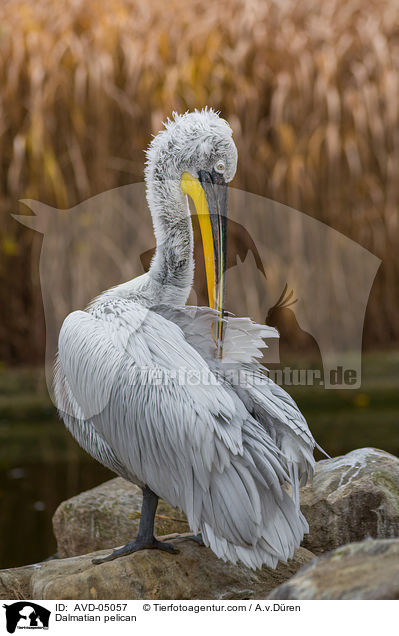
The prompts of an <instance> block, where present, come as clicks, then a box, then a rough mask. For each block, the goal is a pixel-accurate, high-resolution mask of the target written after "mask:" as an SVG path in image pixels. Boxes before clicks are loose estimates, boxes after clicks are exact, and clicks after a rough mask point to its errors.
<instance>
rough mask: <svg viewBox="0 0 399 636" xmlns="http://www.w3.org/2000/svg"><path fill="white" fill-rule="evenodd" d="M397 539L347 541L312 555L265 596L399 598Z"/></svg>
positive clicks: (314, 598) (330, 598)
mask: <svg viewBox="0 0 399 636" xmlns="http://www.w3.org/2000/svg"><path fill="white" fill-rule="evenodd" d="M398 564H399V539H379V540H374V539H369V540H367V541H362V542H359V543H350V544H348V545H345V546H342V547H340V548H337V549H336V550H333V551H332V552H329V553H328V554H325V555H323V556H321V557H319V558H318V559H315V560H314V561H312V562H311V563H310V564H308V565H306V566H305V567H303V568H302V569H301V570H300V571H299V572H298V573H297V574H296V575H295V576H293V577H292V578H291V579H290V580H289V581H287V582H286V583H283V584H282V585H280V586H279V587H277V588H275V589H274V590H273V592H272V593H271V594H270V595H269V599H279V600H280V599H281V600H293V599H295V600H305V599H308V600H339V599H344V600H350V599H354V600H359V599H376V600H378V599H382V600H384V599H385V600H386V599H388V600H389V599H391V600H398V599H399V567H398Z"/></svg>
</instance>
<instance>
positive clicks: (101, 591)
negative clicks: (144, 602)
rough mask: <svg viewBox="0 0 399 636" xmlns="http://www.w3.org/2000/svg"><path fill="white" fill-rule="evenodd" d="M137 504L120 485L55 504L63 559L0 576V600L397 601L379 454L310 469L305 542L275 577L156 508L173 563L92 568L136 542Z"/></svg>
mask: <svg viewBox="0 0 399 636" xmlns="http://www.w3.org/2000/svg"><path fill="white" fill-rule="evenodd" d="M140 505H141V492H140V490H139V489H138V488H137V487H135V486H133V485H132V484H129V483H128V482H126V481H124V480H123V479H119V478H118V479H112V480H111V481H108V482H106V483H105V484H102V485H101V486H98V487H97V488H93V489H92V490H89V491H87V492H84V493H81V494H80V495H78V496H76V497H73V498H72V499H69V500H68V501H65V502H63V503H62V504H61V505H60V506H59V508H58V509H57V511H56V513H55V515H54V519H53V523H54V532H55V535H56V538H57V543H58V554H59V556H60V557H62V558H60V559H56V560H53V561H48V562H44V563H41V564H36V565H31V566H27V567H24V568H15V569H10V570H3V571H2V572H0V598H24V597H26V598H36V599H57V598H59V599H68V598H78V599H79V598H81V599H91V598H99V599H107V598H108V599H116V598H119V599H160V598H164V599H199V598H202V599H204V598H207V599H249V598H266V597H267V596H268V595H269V594H270V593H271V591H272V590H274V591H273V593H272V596H270V598H282V599H284V598H287V599H294V598H298V599H300V598H334V599H338V598H398V596H397V594H398V592H397V590H398V580H397V575H396V574H395V572H394V570H395V571H399V568H398V567H397V563H398V556H399V539H394V537H399V460H398V458H396V457H394V456H393V455H390V454H389V453H386V452H384V451H382V450H377V449H373V448H362V449H358V450H355V451H352V452H351V453H348V454H347V455H343V456H341V457H336V458H334V459H328V460H323V461H320V462H318V463H317V465H316V471H315V477H314V480H313V483H312V484H309V485H308V486H306V487H305V488H303V489H302V491H301V507H302V510H303V512H304V514H305V516H306V518H307V519H308V521H309V534H308V535H306V536H305V539H304V542H303V548H301V549H300V550H298V551H297V552H296V554H295V557H294V559H293V560H292V561H291V562H289V563H288V564H284V563H280V564H279V566H278V567H277V569H276V570H271V569H270V568H266V567H264V568H262V570H260V571H257V572H252V571H251V570H249V569H248V568H246V567H244V566H242V565H236V566H234V565H231V564H226V563H223V562H222V561H221V560H219V559H217V558H216V557H215V555H214V554H213V553H212V552H211V551H210V550H209V549H207V548H205V547H204V546H199V545H197V544H196V543H195V542H193V541H191V540H189V539H187V538H184V535H181V533H184V532H187V530H188V526H187V522H186V520H185V517H184V515H183V514H182V513H181V512H180V511H178V510H176V509H174V508H172V507H171V506H169V505H168V504H166V503H164V502H160V506H159V508H158V511H157V518H156V532H157V534H158V536H162V535H165V533H179V536H175V538H174V539H173V540H174V541H175V542H176V546H177V547H178V548H179V550H180V553H179V554H178V555H177V556H175V555H170V554H166V553H164V552H159V551H151V550H146V551H143V552H138V553H136V554H134V555H131V556H128V557H124V558H121V559H117V560H116V561H112V562H109V563H105V564H102V565H97V566H94V565H93V564H92V563H91V559H92V557H93V556H94V554H93V553H94V552H95V551H99V552H96V555H102V554H106V553H108V552H109V550H110V549H112V548H114V547H115V546H118V545H122V544H124V543H126V542H127V541H129V540H131V539H132V538H133V537H134V536H135V534H136V532H137V527H138V518H139V510H140ZM359 541H360V543H353V542H359ZM342 546H343V547H342ZM331 550H334V551H333V552H329V551H331ZM327 552H328V554H326V553H327ZM315 555H319V558H318V559H315V560H313V561H312V559H314V557H315ZM320 555H321V556H320ZM310 561H312V563H310V565H309V562H310ZM305 564H308V565H305ZM302 566H305V567H302ZM300 568H302V569H300ZM298 570H299V571H298ZM294 575H295V576H294ZM373 577H375V583H373Z"/></svg>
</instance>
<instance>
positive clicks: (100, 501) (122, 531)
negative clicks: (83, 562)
mask: <svg viewBox="0 0 399 636" xmlns="http://www.w3.org/2000/svg"><path fill="white" fill-rule="evenodd" d="M141 500H142V494H141V490H140V488H138V486H134V485H133V484H131V483H129V482H128V481H126V480H125V479H121V478H120V477H118V478H116V479H111V480H110V481H106V482H105V483H104V484H101V485H100V486H97V487H96V488H93V489H92V490H87V491H85V492H82V493H80V494H79V495H76V497H72V498H71V499H68V500H66V501H63V502H62V503H61V504H60V505H59V506H58V508H57V510H56V511H55V514H54V517H53V528H54V534H55V536H56V539H57V553H58V555H59V556H60V557H62V558H64V557H70V556H76V555H79V554H87V553H88V552H93V551H95V550H101V549H104V548H112V547H114V546H115V545H123V544H124V543H127V542H128V541H131V540H132V539H134V538H135V536H136V534H137V530H138V526H139V520H140V519H139V514H140V509H141ZM188 529H189V528H188V524H187V520H186V517H185V515H184V514H183V513H182V512H180V510H177V508H172V506H170V505H169V504H167V503H165V502H164V501H162V499H160V500H159V504H158V509H157V516H156V519H155V533H156V535H164V534H170V533H173V532H187V531H188Z"/></svg>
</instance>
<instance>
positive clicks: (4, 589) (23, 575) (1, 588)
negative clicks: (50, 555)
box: [0, 565, 39, 600]
mask: <svg viewBox="0 0 399 636" xmlns="http://www.w3.org/2000/svg"><path fill="white" fill-rule="evenodd" d="M38 567H39V566H38V565H26V566H24V567H21V568H10V569H8V570H0V599H1V600H3V599H11V598H12V599H25V598H32V597H31V595H30V593H31V588H30V582H31V578H32V575H33V573H34V572H35V570H36V569H37V568H38Z"/></svg>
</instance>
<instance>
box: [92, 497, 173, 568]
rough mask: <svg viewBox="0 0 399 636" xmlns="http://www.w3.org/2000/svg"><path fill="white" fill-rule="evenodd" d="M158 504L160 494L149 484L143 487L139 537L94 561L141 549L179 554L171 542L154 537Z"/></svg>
mask: <svg viewBox="0 0 399 636" xmlns="http://www.w3.org/2000/svg"><path fill="white" fill-rule="evenodd" d="M157 506H158V495H156V494H155V493H154V492H152V490H150V488H148V486H145V487H144V488H143V503H142V506H141V516H140V525H139V531H138V534H137V537H136V539H135V540H134V541H130V542H129V543H126V545H124V546H122V547H121V548H117V549H116V550H114V551H113V552H112V553H111V554H109V555H108V556H105V557H99V558H97V559H92V563H94V564H95V565H98V564H99V563H105V562H106V561H113V560H114V559H118V558H119V557H121V556H126V555H127V554H132V553H133V552H138V551H139V550H154V549H157V550H164V551H165V552H171V553H172V554H177V553H178V552H179V551H178V550H177V549H176V548H175V547H174V546H173V545H172V544H171V543H166V542H164V541H158V540H157V539H156V538H155V537H154V519H155V511H156V509H157Z"/></svg>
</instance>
